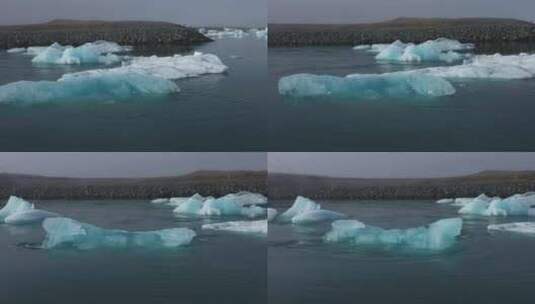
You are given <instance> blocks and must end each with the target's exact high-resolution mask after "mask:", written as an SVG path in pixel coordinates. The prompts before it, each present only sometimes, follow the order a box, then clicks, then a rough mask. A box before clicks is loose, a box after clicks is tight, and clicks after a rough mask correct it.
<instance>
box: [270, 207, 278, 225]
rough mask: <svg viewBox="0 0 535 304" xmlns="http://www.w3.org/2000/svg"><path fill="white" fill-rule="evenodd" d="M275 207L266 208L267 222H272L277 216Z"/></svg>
mask: <svg viewBox="0 0 535 304" xmlns="http://www.w3.org/2000/svg"><path fill="white" fill-rule="evenodd" d="M277 213H278V212H277V209H275V208H267V220H268V222H272V221H273V220H274V219H275V218H276V217H277Z"/></svg>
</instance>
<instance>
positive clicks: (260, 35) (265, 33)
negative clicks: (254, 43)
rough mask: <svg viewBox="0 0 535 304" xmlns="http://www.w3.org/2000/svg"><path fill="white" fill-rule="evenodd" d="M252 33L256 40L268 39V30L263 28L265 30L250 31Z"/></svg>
mask: <svg viewBox="0 0 535 304" xmlns="http://www.w3.org/2000/svg"><path fill="white" fill-rule="evenodd" d="M250 32H252V33H253V34H254V35H255V36H256V38H258V39H267V38H268V28H267V27H266V28H263V29H252V30H250Z"/></svg>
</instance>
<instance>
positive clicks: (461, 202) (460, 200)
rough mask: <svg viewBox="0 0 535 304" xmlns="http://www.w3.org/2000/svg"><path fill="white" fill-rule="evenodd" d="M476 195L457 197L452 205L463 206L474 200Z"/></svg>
mask: <svg viewBox="0 0 535 304" xmlns="http://www.w3.org/2000/svg"><path fill="white" fill-rule="evenodd" d="M474 198H475V197H457V198H455V201H454V202H453V204H452V206H456V207H463V206H465V205H466V204H468V203H470V202H471V201H473V200H474Z"/></svg>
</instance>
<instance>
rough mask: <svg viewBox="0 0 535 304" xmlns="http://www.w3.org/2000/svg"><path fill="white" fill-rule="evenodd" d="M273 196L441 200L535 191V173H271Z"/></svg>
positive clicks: (283, 197) (276, 197) (271, 193)
mask: <svg viewBox="0 0 535 304" xmlns="http://www.w3.org/2000/svg"><path fill="white" fill-rule="evenodd" d="M268 190H269V196H270V198H272V199H292V198H295V196H297V195H304V196H307V197H310V198H315V199H440V198H447V197H473V196H477V195H479V194H481V193H486V194H487V195H499V196H502V197H504V196H509V195H512V194H515V193H523V192H528V191H535V171H519V172H508V171H485V172H481V173H477V174H472V175H466V176H458V177H447V178H397V179H396V178H393V179H382V178H379V179H378V178H370V179H368V178H336V177H322V176H307V175H291V174H277V173H270V174H269V177H268Z"/></svg>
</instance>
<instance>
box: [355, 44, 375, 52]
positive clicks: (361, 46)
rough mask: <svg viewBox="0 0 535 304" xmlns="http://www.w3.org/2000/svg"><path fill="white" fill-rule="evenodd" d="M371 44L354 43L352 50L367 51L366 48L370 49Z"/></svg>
mask: <svg viewBox="0 0 535 304" xmlns="http://www.w3.org/2000/svg"><path fill="white" fill-rule="evenodd" d="M371 48H372V46H371V45H369V44H361V45H355V46H354V47H353V49H354V50H356V51H368V50H371Z"/></svg>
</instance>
